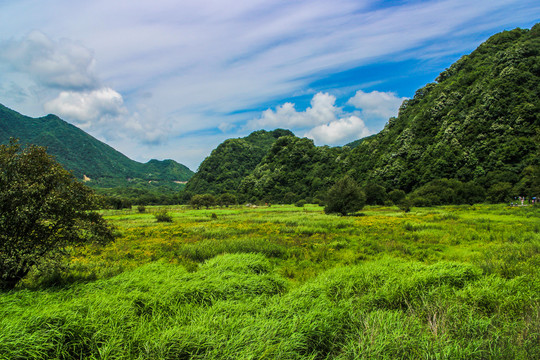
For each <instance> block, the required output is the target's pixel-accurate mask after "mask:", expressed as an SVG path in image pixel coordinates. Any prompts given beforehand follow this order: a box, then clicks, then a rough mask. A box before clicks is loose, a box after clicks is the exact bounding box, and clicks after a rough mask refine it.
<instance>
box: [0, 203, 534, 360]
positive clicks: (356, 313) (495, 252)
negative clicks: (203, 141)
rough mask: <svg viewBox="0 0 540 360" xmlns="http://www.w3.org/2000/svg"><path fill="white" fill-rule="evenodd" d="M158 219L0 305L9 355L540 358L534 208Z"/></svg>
mask: <svg viewBox="0 0 540 360" xmlns="http://www.w3.org/2000/svg"><path fill="white" fill-rule="evenodd" d="M160 210H166V211H167V212H168V213H169V214H170V215H171V217H172V219H173V221H172V222H171V223H156V221H155V218H154V217H153V215H152V214H153V213H154V212H155V211H156V209H155V208H151V207H149V208H148V209H147V211H146V212H145V213H138V212H137V211H136V209H135V210H132V211H121V212H120V211H119V212H112V211H110V212H108V213H107V215H106V216H107V218H108V219H109V220H110V221H112V222H113V223H114V224H115V225H116V226H117V228H118V230H119V232H120V233H121V237H120V238H119V239H118V240H117V241H116V243H114V244H111V245H110V246H108V247H105V248H98V247H93V246H88V247H81V248H73V249H72V250H71V251H72V260H71V263H70V266H69V267H67V268H63V269H57V271H56V272H53V273H50V274H38V273H37V272H36V273H34V277H30V278H28V279H27V280H26V282H25V283H24V284H23V285H22V286H21V287H20V288H19V289H17V290H15V291H12V292H8V293H2V294H0V359H10V360H11V359H418V358H426V359H537V358H540V274H539V270H538V269H539V265H540V255H539V254H540V238H539V231H538V225H537V224H538V218H539V214H538V212H535V211H531V210H530V209H515V208H507V207H502V206H489V207H485V206H475V207H465V206H463V207H445V208H431V209H429V208H428V209H413V210H412V211H411V212H410V213H407V214H404V213H402V212H399V211H397V210H396V209H393V208H375V207H371V208H368V209H366V211H365V212H364V214H365V216H361V217H337V216H326V215H324V214H322V211H321V208H318V207H314V206H305V207H304V208H298V207H280V206H273V207H272V208H257V209H244V208H232V209H212V210H211V211H204V210H201V211H194V210H189V209H185V208H175V207H169V208H166V209H160ZM212 213H216V214H217V218H212V216H211V214H212ZM51 285H54V286H51Z"/></svg>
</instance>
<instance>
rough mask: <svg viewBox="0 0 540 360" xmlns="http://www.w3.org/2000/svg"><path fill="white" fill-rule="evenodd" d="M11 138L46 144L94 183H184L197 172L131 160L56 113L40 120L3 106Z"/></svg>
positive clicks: (3, 138) (1, 126) (1, 119)
mask: <svg viewBox="0 0 540 360" xmlns="http://www.w3.org/2000/svg"><path fill="white" fill-rule="evenodd" d="M10 137H14V138H18V139H19V140H20V143H21V144H22V145H25V144H35V145H40V146H46V147H47V148H48V152H49V153H50V154H51V155H54V156H55V157H56V159H57V161H58V162H59V163H61V164H62V165H63V166H64V167H65V168H66V169H68V170H71V171H73V173H74V175H75V176H76V177H77V178H79V179H83V178H86V179H88V178H89V179H91V182H92V180H95V181H104V180H105V181H106V180H107V179H118V180H122V181H126V180H128V179H141V180H148V181H152V180H154V181H160V180H161V181H163V180H166V181H181V182H183V181H187V180H189V179H190V178H191V176H192V175H193V172H192V171H191V170H190V169H188V168H187V167H186V166H184V165H182V164H179V163H177V162H175V161H173V160H164V161H158V160H150V161H149V162H147V163H146V164H143V163H139V162H137V161H134V160H131V159H129V158H128V157H126V156H125V155H123V154H122V153H120V152H118V151H116V150H115V149H113V148H112V147H110V146H109V145H107V144H105V143H103V142H101V141H99V140H97V139H95V138H94V137H92V136H90V135H89V134H87V133H86V132H84V131H83V130H81V129H79V128H77V127H76V126H73V125H71V124H69V123H67V122H65V121H64V120H62V119H60V118H59V117H57V116H55V115H47V116H45V117H41V118H37V119H36V118H31V117H27V116H23V115H21V114H19V113H18V112H16V111H13V110H11V109H8V108H7V107H5V106H3V105H0V143H2V144H6V143H8V142H9V139H10ZM91 182H90V183H91Z"/></svg>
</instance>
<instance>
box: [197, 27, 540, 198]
mask: <svg viewBox="0 0 540 360" xmlns="http://www.w3.org/2000/svg"><path fill="white" fill-rule="evenodd" d="M539 128H540V25H538V24H537V25H536V26H534V27H533V28H532V29H531V30H522V29H515V30H512V31H505V32H502V33H499V34H497V35H494V36H492V37H491V38H490V39H488V40H487V41H486V42H485V43H483V44H482V45H480V46H479V47H478V48H477V49H476V50H475V51H474V52H472V53H471V54H470V55H466V56H463V57H462V58H461V59H460V60H459V61H457V62H456V63H454V64H453V65H452V66H451V67H450V68H449V69H446V70H445V71H443V72H442V73H441V74H440V76H439V77H438V78H437V79H436V82H434V83H430V84H427V85H426V86H425V87H423V88H421V89H419V90H418V91H417V92H416V94H415V96H414V98H412V99H410V100H408V101H405V102H404V103H403V104H402V106H401V108H400V111H399V115H398V116H397V118H391V119H389V121H388V123H387V124H386V126H385V128H384V129H383V130H382V131H381V132H380V133H378V134H376V135H374V136H370V137H368V138H364V139H359V140H357V141H355V142H352V143H350V144H348V145H347V146H344V147H342V148H329V147H315V146H314V144H313V142H312V141H311V140H308V139H299V138H296V137H294V136H288V137H286V138H281V139H279V140H278V141H276V142H275V143H274V144H273V145H272V147H271V149H270V150H269V151H268V152H267V153H266V155H265V156H264V157H260V154H261V153H262V151H261V152H258V153H257V155H256V156H250V154H251V152H250V151H249V150H246V151H232V149H233V145H236V148H241V146H240V142H239V141H240V140H239V139H236V140H234V142H232V143H229V142H225V143H224V144H222V145H220V147H218V149H216V150H215V151H214V152H213V153H212V155H211V156H210V157H209V158H207V159H206V160H205V162H204V163H203V165H201V168H200V170H199V172H200V173H201V174H197V175H195V177H194V178H193V180H192V181H193V184H195V179H197V178H201V179H202V178H204V181H202V180H199V181H198V182H197V186H196V187H195V186H193V187H191V188H190V189H192V190H194V191H196V192H197V193H203V192H211V193H219V192H220V191H221V189H224V190H226V191H228V192H235V189H238V190H237V191H236V194H237V195H238V196H239V198H240V199H241V200H245V201H254V200H259V201H266V202H268V201H272V202H275V201H279V202H282V201H287V202H290V201H291V200H293V199H305V198H310V197H312V198H313V197H322V196H323V195H324V193H325V191H326V190H327V189H328V188H329V186H331V184H332V183H334V182H335V181H336V180H337V179H338V178H340V177H342V176H344V175H345V174H348V175H350V176H352V177H353V178H354V179H356V180H357V181H358V182H359V183H360V184H362V185H363V186H370V185H373V184H377V185H378V186H382V187H384V189H383V190H384V191H383V192H390V191H391V190H398V189H399V190H403V191H405V192H407V193H410V192H413V191H415V190H417V189H419V188H421V187H422V186H426V184H427V185H428V186H431V187H432V188H433V189H435V190H433V191H435V192H437V191H439V190H437V189H440V188H441V187H442V188H449V187H450V188H452V191H453V192H454V193H453V194H451V195H449V197H448V198H449V199H450V200H448V201H450V202H452V201H458V200H456V199H457V197H458V196H457V194H458V193H461V195H460V196H461V197H460V200H459V201H461V202H471V201H474V200H478V199H485V198H486V196H487V197H488V198H489V197H490V196H491V199H492V201H502V200H504V199H507V198H509V197H510V196H512V195H516V196H519V195H526V196H532V195H538V194H537V193H538V192H540V184H539V178H540V176H539V168H540V167H539V166H540V156H539V150H538V149H539V143H540V133H539V130H538V129H539ZM228 141H231V140H228ZM243 146H244V147H245V148H247V145H245V144H244V145H243ZM225 149H230V150H231V151H229V152H228V155H227V160H226V161H222V160H223V159H224V158H223V155H222V154H223V153H225ZM259 158H260V159H261V160H260V162H259V163H258V164H257V166H254V164H255V162H258V161H259ZM210 164H213V165H212V166H210ZM225 164H227V165H225ZM231 165H232V166H231ZM220 166H221V168H220ZM223 167H225V168H226V169H227V170H226V171H223V170H222V169H223ZM232 169H241V171H239V172H238V173H231V171H233V170H232ZM251 169H253V170H251ZM223 173H228V174H231V176H229V177H228V178H224V177H223V176H222V174H223ZM203 174H204V176H203ZM233 179H234V180H233ZM440 179H451V180H452V181H450V182H448V181H446V180H443V181H442V182H441V181H439V180H440ZM224 184H228V185H224ZM237 184H240V186H239V187H238V188H237ZM471 189H472V190H474V194H473V193H471ZM421 191H424V190H421ZM466 192H468V194H467V195H464V193H466ZM452 199H453V200H452ZM436 202H437V201H435V203H436Z"/></svg>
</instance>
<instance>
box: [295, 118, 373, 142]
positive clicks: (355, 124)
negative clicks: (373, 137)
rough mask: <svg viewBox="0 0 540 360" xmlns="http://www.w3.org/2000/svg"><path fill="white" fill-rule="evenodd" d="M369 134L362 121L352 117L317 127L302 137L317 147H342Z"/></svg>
mask: <svg viewBox="0 0 540 360" xmlns="http://www.w3.org/2000/svg"><path fill="white" fill-rule="evenodd" d="M370 134H371V132H370V131H369V129H368V128H367V127H366V124H364V121H363V120H362V119H360V118H359V117H358V116H354V115H353V116H349V117H346V118H341V119H339V120H336V121H332V122H330V123H328V124H324V125H319V126H317V127H315V128H313V129H311V130H310V131H308V132H307V133H305V134H304V136H305V137H308V138H310V139H313V140H314V141H315V143H316V144H318V145H322V144H324V145H343V144H345V143H349V142H351V141H354V140H357V139H360V138H363V137H366V136H368V135H370Z"/></svg>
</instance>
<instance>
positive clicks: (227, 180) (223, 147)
mask: <svg viewBox="0 0 540 360" xmlns="http://www.w3.org/2000/svg"><path fill="white" fill-rule="evenodd" d="M281 136H294V135H293V133H292V132H290V131H289V130H282V129H276V130H274V131H265V130H259V131H255V132H253V133H251V134H250V135H249V136H246V137H245V138H240V139H228V140H225V141H224V142H223V143H222V144H220V145H219V146H218V147H217V148H216V149H214V150H213V151H212V153H211V154H210V156H208V157H207V158H206V159H205V160H204V161H203V162H202V163H201V165H200V166H199V170H198V171H197V173H196V174H195V175H194V176H193V177H192V178H191V180H190V181H189V182H188V183H187V185H186V191H187V192H191V193H194V194H204V193H210V194H215V195H217V194H223V193H227V192H236V191H237V190H238V186H239V185H240V181H241V180H242V179H243V178H244V177H245V176H246V175H248V174H250V173H251V172H252V171H253V170H254V169H255V167H256V166H257V164H259V162H260V161H261V159H262V158H263V157H264V156H265V155H266V153H267V152H268V150H269V149H270V147H271V146H272V144H273V143H274V142H275V141H276V140H277V139H278V138H279V137H281Z"/></svg>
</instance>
